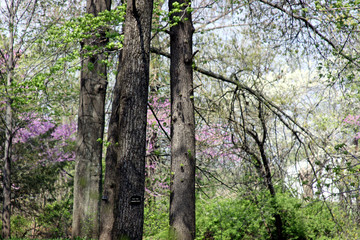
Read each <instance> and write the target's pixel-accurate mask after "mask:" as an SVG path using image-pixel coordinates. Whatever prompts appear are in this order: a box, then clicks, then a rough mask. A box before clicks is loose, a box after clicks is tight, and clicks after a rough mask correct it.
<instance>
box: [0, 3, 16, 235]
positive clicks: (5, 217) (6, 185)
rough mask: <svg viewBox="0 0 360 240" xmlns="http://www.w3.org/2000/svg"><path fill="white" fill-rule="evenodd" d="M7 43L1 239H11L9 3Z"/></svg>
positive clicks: (11, 12)
mask: <svg viewBox="0 0 360 240" xmlns="http://www.w3.org/2000/svg"><path fill="white" fill-rule="evenodd" d="M8 10H9V15H10V16H9V42H8V45H7V46H6V45H5V49H6V50H7V52H8V58H7V59H5V58H4V62H6V73H7V81H6V87H7V88H8V89H7V94H8V96H7V97H6V104H5V105H6V115H5V131H6V132H5V147H4V168H3V197H4V199H3V209H2V229H1V236H2V238H3V239H8V238H10V237H11V222H10V217H11V151H12V150H11V146H12V137H13V134H14V133H13V110H12V107H11V104H12V99H11V97H10V93H11V85H12V81H13V71H14V67H15V61H14V60H15V59H14V39H15V36H14V22H15V14H16V12H15V11H14V3H13V2H11V4H10V7H9V9H8Z"/></svg>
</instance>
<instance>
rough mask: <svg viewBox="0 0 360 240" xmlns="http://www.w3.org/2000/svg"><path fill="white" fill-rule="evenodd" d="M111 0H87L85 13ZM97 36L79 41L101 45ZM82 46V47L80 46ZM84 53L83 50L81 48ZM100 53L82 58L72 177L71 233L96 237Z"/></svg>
mask: <svg viewBox="0 0 360 240" xmlns="http://www.w3.org/2000/svg"><path fill="white" fill-rule="evenodd" d="M110 5H111V0H99V1H93V0H87V6H86V8H87V13H90V14H93V15H94V16H97V15H98V13H99V12H102V11H104V10H110ZM99 33H100V37H95V36H94V37H92V38H89V39H85V40H84V41H83V42H82V47H84V46H97V47H100V48H103V47H104V46H105V45H106V43H107V39H106V38H105V32H104V31H102V30H101V29H99ZM83 50H84V48H83ZM84 53H85V52H84ZM102 60H106V56H105V55H104V54H94V55H92V56H90V57H86V58H85V59H83V60H82V69H81V88H80V105H79V117H78V133H77V150H76V167H75V181H74V209H73V228H72V236H73V237H82V238H85V237H87V238H93V239H97V238H98V237H99V230H100V223H99V221H100V214H99V213H100V199H101V181H102V142H101V141H99V140H98V139H103V134H104V124H105V95H106V87H107V71H106V66H105V64H104V63H103V62H102Z"/></svg>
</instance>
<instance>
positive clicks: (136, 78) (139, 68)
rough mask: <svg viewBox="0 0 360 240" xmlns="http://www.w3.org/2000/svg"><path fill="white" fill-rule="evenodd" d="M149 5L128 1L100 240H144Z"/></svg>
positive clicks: (146, 2) (114, 106)
mask: <svg viewBox="0 0 360 240" xmlns="http://www.w3.org/2000/svg"><path fill="white" fill-rule="evenodd" d="M152 9H153V1H151V0H150V1H146V0H137V1H136V0H128V1H127V9H126V19H125V25H124V35H125V39H124V47H123V49H122V51H121V53H120V54H119V69H118V75H117V78H116V84H115V89H114V99H113V103H112V113H111V118H110V125H109V134H108V135H109V140H108V141H109V143H110V145H109V147H108V149H107V154H106V171H105V183H104V191H103V201H102V206H101V234H100V239H109V240H111V239H142V232H143V222H144V190H145V156H146V114H147V100H148V87H149V59H150V36H151V17H152Z"/></svg>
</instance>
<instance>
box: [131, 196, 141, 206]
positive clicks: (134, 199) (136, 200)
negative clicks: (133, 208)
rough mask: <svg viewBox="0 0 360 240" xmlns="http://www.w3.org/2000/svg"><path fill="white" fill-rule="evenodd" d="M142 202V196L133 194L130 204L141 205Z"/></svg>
mask: <svg viewBox="0 0 360 240" xmlns="http://www.w3.org/2000/svg"><path fill="white" fill-rule="evenodd" d="M140 203H141V197H140V196H132V197H131V198H130V205H139V204H140Z"/></svg>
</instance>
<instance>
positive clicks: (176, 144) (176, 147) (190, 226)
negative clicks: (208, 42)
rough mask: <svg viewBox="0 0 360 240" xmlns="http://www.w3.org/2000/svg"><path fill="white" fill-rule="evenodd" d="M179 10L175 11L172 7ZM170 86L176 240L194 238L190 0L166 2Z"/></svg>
mask: <svg viewBox="0 0 360 240" xmlns="http://www.w3.org/2000/svg"><path fill="white" fill-rule="evenodd" d="M179 8H180V9H181V10H180V11H176V9H179ZM169 11H170V13H171V16H170V19H171V21H172V22H173V24H174V25H173V26H172V27H171V28H170V85H171V178H170V179H171V180H170V226H171V227H172V228H173V229H172V231H174V235H175V238H176V239H184V240H185V239H194V238H195V166H196V163H195V116H194V99H193V98H194V94H193V66H192V63H193V51H192V45H193V42H192V35H193V32H194V27H193V25H192V19H191V2H190V1H186V0H183V1H175V0H170V1H169Z"/></svg>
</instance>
